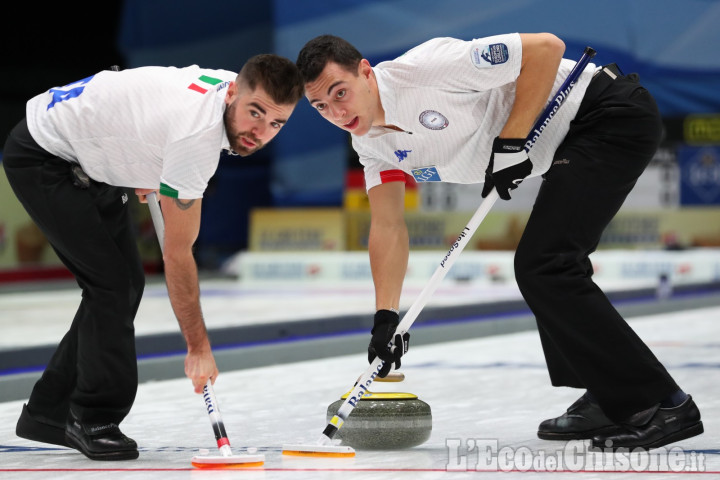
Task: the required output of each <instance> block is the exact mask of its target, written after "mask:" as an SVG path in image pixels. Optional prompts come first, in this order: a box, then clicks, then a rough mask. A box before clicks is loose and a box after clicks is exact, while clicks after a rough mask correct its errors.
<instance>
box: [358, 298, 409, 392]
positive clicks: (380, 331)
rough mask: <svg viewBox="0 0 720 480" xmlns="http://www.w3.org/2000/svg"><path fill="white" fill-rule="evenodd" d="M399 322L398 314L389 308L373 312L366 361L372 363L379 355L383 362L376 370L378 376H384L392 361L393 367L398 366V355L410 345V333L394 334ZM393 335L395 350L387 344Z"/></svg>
mask: <svg viewBox="0 0 720 480" xmlns="http://www.w3.org/2000/svg"><path fill="white" fill-rule="evenodd" d="M399 323H400V316H399V315H398V314H397V313H396V312H392V311H390V310H378V311H377V312H376V313H375V326H374V327H373V329H372V330H371V331H370V333H371V334H372V338H371V339H370V345H368V362H370V363H372V362H373V360H375V357H380V359H381V360H383V361H384V362H385V365H383V367H382V369H381V370H380V371H379V372H378V377H380V378H385V377H386V376H387V374H388V373H390V369H391V368H392V364H393V362H395V369H396V370H397V369H398V368H400V357H402V356H403V355H404V354H405V353H406V352H407V351H408V348H409V346H410V334H409V333H407V332H405V334H403V335H400V334H399V333H398V334H397V335H396V334H395V329H397V326H398V324H399ZM393 337H395V350H394V351H392V352H391V351H390V348H389V347H388V344H389V343H390V340H392V339H393Z"/></svg>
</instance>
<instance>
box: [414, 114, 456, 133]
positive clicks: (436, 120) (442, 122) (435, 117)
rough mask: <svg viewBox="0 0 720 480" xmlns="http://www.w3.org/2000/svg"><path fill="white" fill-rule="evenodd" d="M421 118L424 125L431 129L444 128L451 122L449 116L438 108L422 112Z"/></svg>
mask: <svg viewBox="0 0 720 480" xmlns="http://www.w3.org/2000/svg"><path fill="white" fill-rule="evenodd" d="M419 120H420V123H421V124H422V126H423V127H425V128H429V129H430V130H442V129H443V128H445V127H447V126H448V125H449V124H450V122H448V119H447V117H445V115H443V114H442V113H440V112H438V111H437V110H425V111H424V112H422V113H421V114H420V118H419Z"/></svg>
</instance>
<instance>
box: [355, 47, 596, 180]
mask: <svg viewBox="0 0 720 480" xmlns="http://www.w3.org/2000/svg"><path fill="white" fill-rule="evenodd" d="M521 60H522V43H521V41H520V35H519V34H508V35H497V36H493V37H486V38H480V39H476V40H472V41H469V42H467V41H462V40H457V39H453V38H436V39H433V40H430V41H428V42H425V43H423V44H421V45H419V46H417V47H415V48H413V49H412V50H410V51H408V52H407V53H405V54H404V55H402V56H400V57H398V58H397V59H395V60H392V61H388V62H382V63H380V64H378V65H377V66H376V67H375V68H374V69H373V70H374V72H375V76H376V78H377V83H378V88H379V92H380V100H381V102H382V106H383V109H384V110H385V123H386V124H387V125H395V126H397V127H400V128H401V129H403V130H405V132H399V131H396V130H392V129H389V128H385V127H372V128H371V129H370V131H369V132H368V133H367V134H366V135H364V136H361V137H359V136H356V135H353V136H352V143H353V148H354V149H355V151H356V152H357V153H358V156H359V157H360V162H361V163H362V165H363V166H364V169H365V186H366V188H367V190H370V189H371V188H372V187H374V186H376V185H379V184H381V183H386V182H389V181H397V180H403V179H404V177H405V175H404V173H407V174H410V175H412V176H413V177H414V178H415V180H416V181H418V182H428V181H430V182H433V181H434V182H452V183H482V182H484V181H485V169H486V168H487V165H488V162H489V160H490V154H491V152H492V143H493V139H494V138H495V137H496V136H498V135H499V134H500V131H501V130H502V129H503V127H504V125H505V122H506V121H507V119H508V117H509V115H510V110H511V108H512V105H513V102H514V100H515V84H516V80H517V77H518V75H519V74H520V66H521ZM575 63H576V62H574V61H571V60H566V59H563V60H562V62H561V64H560V68H559V70H558V74H557V78H556V79H555V85H554V87H553V91H552V92H551V97H549V98H548V101H550V99H552V98H553V96H554V94H555V91H556V90H557V89H558V88H559V87H560V85H562V82H563V81H564V80H565V78H566V77H567V75H568V74H569V73H570V70H572V67H573V66H574V65H575ZM594 70H595V66H594V65H592V64H589V65H588V67H587V68H586V69H585V71H584V72H583V73H582V75H581V76H580V78H579V79H578V82H577V83H576V84H575V86H574V87H573V90H572V91H571V92H570V94H569V95H568V97H567V99H566V100H565V102H564V103H563V105H562V107H561V108H560V109H559V110H558V113H557V114H555V116H554V117H553V119H552V121H551V122H550V123H549V125H548V126H547V127H546V128H545V129H544V130H543V132H542V135H540V136H539V138H538V140H537V141H536V143H535V145H534V146H533V148H532V149H531V150H530V154H529V156H530V159H531V161H532V163H533V170H532V174H531V176H538V175H541V174H543V173H545V172H546V171H547V170H548V169H549V168H550V165H551V163H552V158H553V154H554V152H555V150H556V149H557V147H558V146H559V145H560V143H561V142H562V141H563V139H564V137H565V135H566V134H567V132H568V130H569V128H570V121H572V119H573V118H575V115H576V113H577V111H578V108H579V107H580V102H581V101H582V98H583V96H584V94H585V90H586V89H587V86H588V84H589V83H590V80H591V78H592V75H593V72H594ZM403 172H404V173H403Z"/></svg>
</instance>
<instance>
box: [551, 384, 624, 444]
mask: <svg viewBox="0 0 720 480" xmlns="http://www.w3.org/2000/svg"><path fill="white" fill-rule="evenodd" d="M616 428H617V427H616V425H615V424H614V423H613V421H612V420H610V419H609V418H608V417H606V416H605V413H603V411H602V409H601V408H600V405H598V404H597V403H595V402H593V401H591V400H589V399H588V398H587V395H583V396H582V397H580V398H579V399H578V400H577V401H576V402H575V403H573V404H572V405H570V407H568V409H567V412H565V413H563V414H562V415H560V416H559V417H557V418H551V419H549V420H545V421H544V422H542V423H541V424H540V426H539V427H538V432H537V436H538V438H541V439H543V440H585V439H589V438H593V436H594V435H598V434H600V433H603V432H610V431H613V430H615V429H616Z"/></svg>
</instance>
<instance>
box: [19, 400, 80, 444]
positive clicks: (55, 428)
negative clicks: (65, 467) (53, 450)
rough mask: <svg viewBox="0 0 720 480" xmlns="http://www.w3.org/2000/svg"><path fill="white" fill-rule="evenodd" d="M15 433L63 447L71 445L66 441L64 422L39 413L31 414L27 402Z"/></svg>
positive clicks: (21, 436) (28, 438)
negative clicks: (60, 422)
mask: <svg viewBox="0 0 720 480" xmlns="http://www.w3.org/2000/svg"><path fill="white" fill-rule="evenodd" d="M15 435H17V436H18V437H20V438H25V439H27V440H33V441H35V442H42V443H52V444H53V445H60V446H61V447H69V446H70V445H68V443H67V441H65V425H64V424H63V425H61V424H59V423H55V422H53V421H52V420H48V419H46V418H43V417H41V416H39V415H31V414H30V411H29V410H28V407H27V405H25V404H23V408H22V413H20V418H19V419H18V421H17V425H16V426H15Z"/></svg>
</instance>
